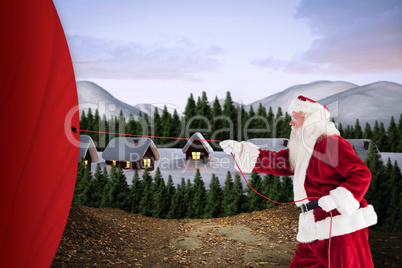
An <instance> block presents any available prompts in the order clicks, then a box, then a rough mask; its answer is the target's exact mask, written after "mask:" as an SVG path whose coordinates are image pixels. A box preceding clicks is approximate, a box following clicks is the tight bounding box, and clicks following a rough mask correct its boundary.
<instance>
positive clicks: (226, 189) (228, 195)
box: [222, 171, 236, 216]
mask: <svg viewBox="0 0 402 268" xmlns="http://www.w3.org/2000/svg"><path fill="white" fill-rule="evenodd" d="M233 188H234V184H233V179H232V175H231V173H230V171H228V172H227V175H226V179H225V184H224V186H223V190H222V193H223V200H222V207H223V216H233V215H235V214H236V208H235V207H234V196H233V192H234V191H233Z"/></svg>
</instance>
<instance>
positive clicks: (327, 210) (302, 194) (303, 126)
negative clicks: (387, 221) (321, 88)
mask: <svg viewBox="0 0 402 268" xmlns="http://www.w3.org/2000/svg"><path fill="white" fill-rule="evenodd" d="M289 113H290V114H291V115H292V120H291V121H290V125H291V127H292V132H291V136H290V141H289V148H288V149H286V150H282V151H279V152H274V151H268V150H261V149H259V148H258V147H257V146H256V145H254V144H253V143H250V142H244V141H243V142H237V141H233V140H226V141H223V142H221V143H220V145H221V147H222V149H223V150H224V151H225V152H226V153H228V154H231V153H233V154H234V155H235V159H236V162H237V163H238V165H239V167H240V169H241V170H242V172H245V173H246V172H258V173H270V174H274V175H279V176H293V191H294V200H295V203H296V205H297V206H299V207H300V208H301V214H300V217H299V230H298V234H297V240H298V241H299V244H298V246H297V249H296V252H295V254H294V257H293V260H292V262H291V263H290V266H289V267H327V265H329V260H330V265H331V267H353V268H356V267H365V268H367V267H373V261H372V258H371V253H370V248H369V244H368V227H369V226H371V225H374V224H376V223H377V215H376V213H375V211H374V208H373V207H372V206H371V205H369V204H368V203H367V201H366V200H365V199H364V198H363V196H364V194H365V193H366V191H367V189H368V187H369V184H370V180H371V174H370V171H369V170H368V168H367V166H366V165H365V164H364V162H363V161H362V160H361V159H360V158H359V157H357V155H356V153H355V151H354V150H353V148H352V146H351V145H350V144H349V143H348V142H347V141H345V140H344V139H343V138H342V137H340V136H339V131H338V130H337V129H336V127H335V125H334V123H332V122H330V120H329V117H330V114H329V110H328V108H327V107H326V106H323V105H321V104H320V103H318V102H316V101H313V100H311V99H309V98H306V97H303V96H299V97H298V98H297V99H295V100H293V101H292V102H291V104H290V107H289ZM236 168H237V165H236ZM331 214H332V224H331ZM330 235H331V243H329V241H328V240H329V238H330V237H329V236H330ZM329 245H331V251H330V255H329V253H328V246H329Z"/></svg>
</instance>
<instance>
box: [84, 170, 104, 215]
mask: <svg viewBox="0 0 402 268" xmlns="http://www.w3.org/2000/svg"><path fill="white" fill-rule="evenodd" d="M107 176H108V174H107V173H106V174H105V173H102V170H101V167H100V164H99V163H97V165H96V170H95V174H94V179H93V180H92V181H91V182H92V183H91V184H92V186H91V187H92V188H93V194H92V195H91V197H90V201H89V204H88V205H89V206H91V207H95V208H99V207H101V201H102V196H103V195H104V194H105V186H106V184H107V182H108V178H107Z"/></svg>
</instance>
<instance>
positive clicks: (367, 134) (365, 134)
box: [363, 122, 373, 139]
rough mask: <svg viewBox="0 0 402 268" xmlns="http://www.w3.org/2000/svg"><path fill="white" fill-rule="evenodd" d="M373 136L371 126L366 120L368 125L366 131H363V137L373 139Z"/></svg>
mask: <svg viewBox="0 0 402 268" xmlns="http://www.w3.org/2000/svg"><path fill="white" fill-rule="evenodd" d="M372 138H373V132H372V131H371V126H370V124H369V123H368V122H366V126H365V127H364V132H363V139H372Z"/></svg>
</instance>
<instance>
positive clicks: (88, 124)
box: [87, 108, 94, 130]
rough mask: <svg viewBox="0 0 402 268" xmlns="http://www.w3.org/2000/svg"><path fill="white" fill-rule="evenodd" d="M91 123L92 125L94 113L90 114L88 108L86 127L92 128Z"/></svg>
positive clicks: (90, 110)
mask: <svg viewBox="0 0 402 268" xmlns="http://www.w3.org/2000/svg"><path fill="white" fill-rule="evenodd" d="M93 125H94V115H93V114H92V109H91V108H88V112H87V129H88V130H92V127H93Z"/></svg>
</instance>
